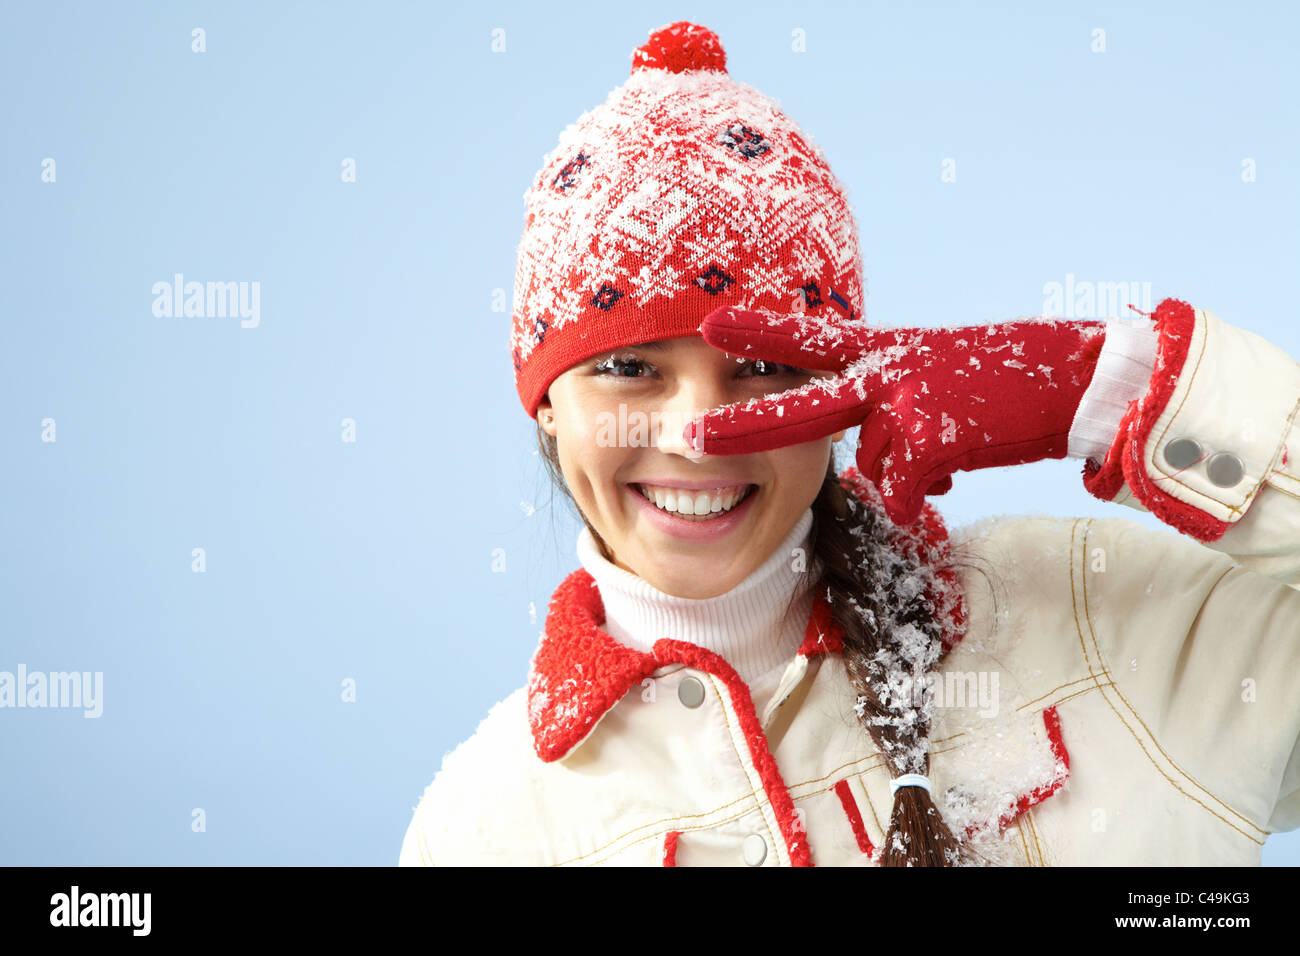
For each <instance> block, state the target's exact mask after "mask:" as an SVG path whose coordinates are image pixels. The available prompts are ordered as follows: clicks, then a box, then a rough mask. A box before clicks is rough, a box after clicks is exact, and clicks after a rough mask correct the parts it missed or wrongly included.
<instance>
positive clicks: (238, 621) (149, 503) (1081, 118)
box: [0, 0, 1300, 865]
mask: <svg viewBox="0 0 1300 956" xmlns="http://www.w3.org/2000/svg"><path fill="white" fill-rule="evenodd" d="M469 7H473V9H467V8H469ZM1251 11H1252V12H1251V13H1250V14H1249V15H1247V14H1246V13H1244V12H1240V11H1238V10H1236V9H1234V8H1232V7H1229V6H1227V5H1224V6H1222V7H1215V6H1210V5H1204V4H1196V3H1188V2H1186V0H1182V2H1177V3H1168V4H1160V5H1156V4H1147V5H1143V6H1142V7H1141V8H1139V9H1134V8H1131V7H1130V6H1129V5H1123V6H1121V5H1098V4H1077V3H1075V4H1071V3H1058V4H1053V5H1051V7H1050V12H1045V11H1043V10H1040V9H1039V8H1038V6H1037V5H1033V4H1025V5H1006V6H1001V7H997V8H992V7H989V6H981V7H976V6H974V5H971V6H965V5H961V6H958V5H952V6H949V5H943V4H936V3H912V4H898V3H893V4H881V3H873V4H869V5H862V6H858V5H849V4H842V5H838V4H837V5H832V4H820V3H812V2H798V3H784V4H768V3H755V2H747V3H743V4H741V3H730V4H717V3H694V4H653V3H651V4H642V5H640V8H639V9H638V10H636V11H635V12H629V11H627V10H626V9H624V8H623V7H621V6H620V5H617V4H610V3H608V2H606V3H600V4H593V3H581V2H568V3H565V4H563V6H562V8H561V9H560V10H559V11H558V12H557V10H556V9H555V8H554V7H553V5H546V4H527V5H526V4H522V3H521V4H517V5H512V6H507V5H502V4H474V5H469V4H461V5H457V9H447V8H445V7H443V6H441V5H438V6H435V5H426V4H396V3H386V4H381V3H367V4H348V5H342V4H323V3H312V4H305V3H304V4H292V5H291V4H270V3H220V4H216V3H212V4H208V3H194V4H184V5H182V4H166V5H159V6H156V7H150V6H147V5H145V4H134V3H132V4H116V5H111V4H101V3H81V4H71V3H48V4H40V5H38V4H17V3H9V4H5V6H4V8H3V12H2V13H0V81H2V82H0V89H3V91H4V92H3V99H2V101H0V129H3V136H0V224H2V225H3V234H2V236H0V243H2V246H0V263H2V265H0V276H2V284H3V289H4V312H3V325H2V328H0V407H2V408H3V414H2V415H0V449H3V466H2V467H0V495H3V502H4V506H3V509H0V669H3V670H10V671H12V670H14V669H16V667H17V665H18V664H19V663H23V664H25V665H26V666H27V667H28V669H29V670H42V671H57V670H72V669H75V670H79V671H102V672H103V673H104V682H105V689H104V713H103V716H102V717H101V718H99V719H98V720H86V719H83V717H82V715H81V713H80V712H79V711H75V710H0V766H3V767H4V778H5V786H3V787H0V862H5V863H21V864H117V863H139V864H166V863H194V864H214V863H220V864H226V863H254V864H272V863H276V864H278V863H303V864H325V863H338V864H378V865H390V864H394V863H395V862H396V860H397V855H398V850H399V847H400V845H401V841H402V837H403V834H404V832H405V829H406V826H407V823H408V821H409V819H410V815H411V811H412V809H413V807H414V805H415V803H416V801H417V800H418V798H419V795H420V793H421V792H422V790H423V788H424V787H425V785H426V784H427V783H428V782H429V781H430V780H431V779H432V777H433V775H434V773H435V771H436V770H437V768H438V766H439V763H440V761H441V758H442V755H443V753H444V752H446V751H447V750H449V749H451V748H452V747H454V746H455V745H456V744H457V743H459V742H460V741H461V740H463V739H465V738H466V737H468V736H469V735H470V734H471V733H472V732H473V731H474V728H475V726H476V725H477V723H478V721H479V719H480V718H481V717H482V716H483V715H484V714H486V712H487V710H488V708H489V707H490V706H491V705H492V704H493V703H494V702H495V701H497V700H499V699H501V698H502V697H504V696H506V695H507V694H508V693H510V692H511V691H512V690H514V689H515V688H516V687H518V686H520V685H521V684H522V683H523V682H524V679H525V676H526V671H527V665H528V659H529V656H530V655H531V653H532V650H533V648H534V646H535V644H536V641H537V638H538V633H539V630H540V628H541V624H542V618H543V615H544V610H545V607H546V602H547V599H548V598H549V596H550V593H551V591H552V589H553V588H554V587H555V585H556V584H557V583H558V582H559V581H560V579H561V578H562V577H563V575H564V574H565V573H567V572H568V571H570V570H572V569H573V568H574V567H576V566H577V559H576V556H575V554H574V550H573V546H574V541H575V537H576V533H577V528H578V525H577V523H576V520H575V519H574V517H573V516H572V515H571V514H570V513H569V511H568V510H567V508H566V507H565V499H563V498H561V497H560V496H558V494H553V493H552V491H551V489H550V486H549V483H548V480H547V477H546V474H545V471H544V470H543V468H542V465H541V462H540V460H539V459H538V458H537V456H536V453H535V448H536V443H535V429H534V426H533V424H532V422H531V420H530V419H529V418H528V417H527V416H526V415H525V414H524V413H523V411H522V409H521V407H520V405H519V402H518V399H517V397H516V394H515V392H514V387H513V380H512V368H511V364H510V359H509V355H508V351H507V349H508V346H507V335H508V326H509V308H510V298H511V285H512V282H513V278H514V266H515V258H514V257H515V249H516V245H517V243H518V240H519V234H520V230H521V228H522V225H523V202H522V194H523V191H524V189H525V188H526V187H527V186H528V183H529V181H530V180H531V178H532V176H533V175H534V174H535V172H536V171H537V169H538V168H539V166H540V163H541V159H542V156H543V154H544V153H546V152H547V151H549V150H550V149H551V148H552V147H553V146H554V144H555V142H556V139H557V137H558V135H559V133H560V131H561V130H562V129H563V128H564V127H565V126H566V125H567V124H568V123H570V122H572V121H573V120H575V119H576V118H577V117H578V116H579V115H580V114H581V113H582V112H583V111H585V110H587V109H589V108H591V107H592V106H594V105H596V104H597V103H599V102H601V101H602V100H603V99H604V98H605V96H606V95H607V93H608V92H609V91H610V90H611V89H612V88H613V87H614V86H616V85H618V84H619V83H621V82H622V81H623V80H624V79H625V77H626V75H627V72H628V66H629V62H630V61H629V57H630V54H631V51H632V50H633V48H635V47H636V46H638V45H639V44H640V43H642V42H644V40H645V39H646V35H647V33H648V32H649V31H650V30H651V29H652V28H655V27H658V26H660V25H662V24H664V23H667V22H670V21H672V20H678V19H691V20H694V21H695V22H698V23H702V24H704V25H706V26H708V27H710V28H712V29H713V30H715V31H717V32H718V34H719V35H720V37H721V38H722V42H723V44H724V46H725V48H726V51H727V54H728V61H729V68H730V72H731V73H732V75H733V76H735V77H736V78H738V79H740V80H743V81H745V82H748V83H751V84H753V85H755V86H757V87H758V88H759V89H761V90H763V91H764V92H765V93H768V94H769V95H771V96H774V97H776V98H777V99H779V100H780V101H781V103H782V106H783V107H784V109H785V110H786V111H787V112H789V113H790V114H791V115H792V116H794V117H795V118H796V119H797V120H798V121H799V122H800V123H801V124H802V125H803V126H804V128H805V130H807V131H808V132H809V133H810V134H811V135H812V137H813V138H814V139H815V140H816V141H817V142H818V143H819V144H820V145H821V146H822V147H823V148H824V149H825V151H826V153H827V156H828V158H829V160H830V162H831V164H832V167H833V168H834V169H835V171H836V173H837V175H838V176H839V177H840V179H841V180H842V181H843V182H844V183H845V185H846V186H847V187H848V188H849V190H850V194H851V202H852V203H853V208H854V211H855V213H856V215H857V217H858V220H859V224H860V228H861V235H862V247H863V254H864V261H865V269H866V275H867V281H868V290H869V291H868V298H867V303H866V308H867V315H868V317H869V318H871V319H873V320H875V321H879V322H882V323H887V324H892V325H903V324H929V323H945V324H967V323H975V322H984V321H993V320H998V319H1006V318H1012V317H1016V316H1021V315H1034V314H1039V313H1040V312H1041V311H1042V309H1043V308H1044V306H1043V302H1044V285H1045V284H1046V283H1049V282H1064V281H1065V277H1066V275H1067V274H1072V275H1073V276H1075V279H1076V281H1090V282H1102V281H1105V282H1118V281H1130V282H1149V283H1150V284H1151V290H1152V296H1153V302H1154V301H1158V300H1159V299H1160V298H1163V297H1164V296H1166V295H1176V296H1178V297H1180V298H1184V299H1187V300H1189V301H1191V302H1193V303H1195V304H1197V305H1200V306H1203V307H1205V308H1209V309H1212V310H1213V311H1214V312H1216V313H1217V314H1218V315H1219V316H1220V317H1221V318H1223V319H1225V320H1226V321H1229V322H1231V323H1233V324H1237V325H1240V326H1243V327H1245V328H1248V329H1251V330H1253V331H1255V332H1257V333H1259V334H1261V335H1263V336H1265V337H1266V338H1268V339H1270V340H1271V341H1273V342H1275V343H1276V344H1278V345H1279V346H1281V347H1283V348H1285V349H1286V350H1287V351H1288V352H1289V353H1290V354H1292V355H1295V356H1300V327H1298V326H1297V323H1296V320H1295V318H1294V315H1295V305H1294V298H1295V297H1294V289H1293V288H1292V284H1291V279H1292V275H1293V271H1294V268H1295V263H1296V261H1297V258H1298V257H1297V252H1300V249H1298V248H1297V246H1298V241H1297V229H1296V222H1297V218H1298V217H1297V213H1298V212H1300V201H1298V200H1300V169H1297V163H1298V162H1300V142H1298V134H1297V124H1296V123H1295V113H1294V97H1295V92H1296V89H1297V88H1298V86H1300V84H1298V83H1297V79H1298V77H1297V72H1298V71H1300V67H1298V66H1297V59H1296V58H1295V56H1294V50H1293V45H1294V37H1295V36H1296V33H1297V29H1296V28H1297V26H1298V25H1300V24H1298V23H1297V16H1296V14H1295V13H1294V12H1293V11H1294V8H1293V7H1291V6H1290V5H1287V4H1282V3H1277V4H1274V5H1272V6H1266V5H1256V6H1253V7H1252V8H1251ZM195 27H202V28H203V29H205V30H206V43H207V50H206V52H204V53H201V54H199V53H194V52H192V51H191V30H192V29H193V28H195ZM495 28H501V29H504V31H505V40H506V51H505V52H504V53H493V52H492V51H491V43H492V31H493V30H494V29H495ZM1094 28H1103V29H1104V30H1105V31H1106V52H1105V53H1093V52H1091V50H1090V46H1091V44H1092V42H1093V37H1092V31H1093V30H1094ZM796 29H802V30H803V31H805V33H806V37H807V41H806V42H807V52H805V53H794V52H792V49H791V42H792V31H794V30H796ZM47 157H50V158H53V159H54V160H55V161H56V163H57V179H56V182H54V183H44V182H42V181H41V163H42V160H43V159H45V158H47ZM348 157H351V158H353V159H355V161H356V169H357V181H356V182H355V183H344V182H342V181H341V176H340V173H341V168H342V167H341V164H342V162H343V160H344V159H345V158H348ZM946 157H952V158H954V159H955V160H956V162H957V181H956V182H955V183H944V182H941V180H940V164H941V162H942V160H943V159H944V158H946ZM1246 157H1250V158H1253V159H1255V160H1256V162H1257V164H1258V180H1257V181H1256V182H1253V183H1243V182H1242V177H1241V163H1242V160H1243V158H1246ZM176 272H181V273H184V274H185V276H186V277H187V279H190V280H198V281H231V280H233V281H254V280H256V281H259V282H260V283H261V323H260V325H259V326H258V327H257V328H253V329H243V328H241V327H240V325H239V322H238V320H237V319H230V318H225V319H220V318H158V317H155V316H154V315H153V313H152V308H151V306H152V303H153V298H154V297H153V293H152V292H151V289H152V286H153V284H154V283H155V282H159V281H167V282H169V281H170V280H171V277H172V275H173V274H174V273H176ZM45 418H53V419H55V421H56V423H57V441H56V442H54V443H45V442H42V441H41V437H40V436H41V422H42V420H43V419H45ZM344 418H352V419H355V421H356V423H357V424H356V429H357V432H356V435H357V440H356V442H355V443H347V442H344V441H342V440H341V424H340V423H341V420H342V419H344ZM1079 464H1080V463H1079V462H1076V461H1053V462H1041V463H1038V464H1035V465H1030V466H1024V467H1021V468H1018V469H1015V470H1013V471H1007V470H995V471H987V472H979V473H974V474H962V475H958V476H957V484H956V488H955V489H954V490H953V491H952V492H951V493H950V494H949V495H948V496H946V497H945V498H943V499H940V500H939V503H940V505H941V508H942V510H943V512H944V514H945V516H946V517H947V519H948V521H949V523H950V524H953V525H957V524H962V523H965V522H967V521H970V520H974V519H977V518H981V517H985V516H988V515H992V514H998V513H1022V512H1046V513H1051V514H1059V515H1116V514H1122V515H1123V516H1125V517H1129V518H1133V519H1134V520H1138V521H1142V522H1144V523H1146V524H1149V525H1151V526H1159V524H1158V522H1156V521H1155V520H1154V519H1152V518H1150V517H1149V516H1145V515H1142V514H1139V513H1138V512H1135V511H1132V510H1130V509H1126V508H1123V507H1121V506H1117V505H1110V504H1107V503H1104V502H1100V501H1097V500H1096V499H1093V498H1091V497H1090V496H1088V495H1087V494H1086V493H1085V492H1084V490H1083V488H1082V485H1081V482H1080V480H1079ZM530 508H535V509H536V510H535V511H534V512H533V513H531V514H529V513H528V512H529V510H530ZM197 547H201V548H204V549H205V550H206V555H207V570H206V572H205V573H203V574H196V573H193V572H192V571H191V560H192V558H191V551H192V549H194V548H197ZM496 548H503V549H505V556H506V571H505V572H504V573H494V572H493V571H492V553H493V549H496ZM534 612H535V616H534ZM349 678H350V679H352V680H354V681H355V682H356V687H357V700H356V702H355V703H344V702H343V701H342V700H341V683H342V682H343V681H344V680H345V679H349ZM196 807H197V808H203V810H204V811H205V813H206V819H207V829H206V832H203V833H195V832H192V830H191V827H190V821H191V811H192V810H193V809H194V808H196ZM1264 855H1265V860H1266V861H1267V862H1270V863H1275V864H1277V863H1290V864H1294V863H1297V862H1300V833H1292V834H1289V835H1281V836H1278V837H1275V838H1274V839H1273V840H1271V841H1270V842H1269V843H1268V845H1267V847H1266V849H1265V854H1264Z"/></svg>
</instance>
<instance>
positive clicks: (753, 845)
mask: <svg viewBox="0 0 1300 956" xmlns="http://www.w3.org/2000/svg"><path fill="white" fill-rule="evenodd" d="M741 852H742V853H743V854H744V856H745V864H746V865H747V866H762V865H763V861H764V860H766V859H767V841H766V840H764V839H763V835H762V834H761V833H751V834H750V835H749V836H747V837H745V842H744V844H742V846H741Z"/></svg>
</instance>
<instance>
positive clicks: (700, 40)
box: [632, 20, 727, 73]
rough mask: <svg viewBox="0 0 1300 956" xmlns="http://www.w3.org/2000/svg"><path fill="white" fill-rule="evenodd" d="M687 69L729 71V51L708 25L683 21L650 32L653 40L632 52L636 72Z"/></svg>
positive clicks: (683, 70)
mask: <svg viewBox="0 0 1300 956" xmlns="http://www.w3.org/2000/svg"><path fill="white" fill-rule="evenodd" d="M637 70H666V71H667V72H669V73H685V72H686V71H687V70H712V71H714V72H715V73H726V72H727V54H726V53H725V52H724V51H723V49H722V41H721V40H719V39H718V35H717V34H716V33H714V32H713V31H712V30H710V29H709V28H708V27H702V26H699V25H698V24H695V23H690V22H688V21H686V20H679V21H677V22H676V23H670V24H668V25H667V26H664V27H660V28H659V29H658V30H652V31H651V32H650V39H649V40H647V41H646V42H645V43H643V44H642V45H641V46H639V47H637V48H636V49H635V50H633V51H632V72H633V73H635V72H636V71H637Z"/></svg>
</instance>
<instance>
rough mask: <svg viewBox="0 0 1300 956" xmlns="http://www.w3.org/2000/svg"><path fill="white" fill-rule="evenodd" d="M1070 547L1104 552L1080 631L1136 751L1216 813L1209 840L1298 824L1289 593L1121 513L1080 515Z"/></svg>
mask: <svg viewBox="0 0 1300 956" xmlns="http://www.w3.org/2000/svg"><path fill="white" fill-rule="evenodd" d="M1080 545H1081V548H1082V551H1081V554H1082V555H1083V556H1086V557H1085V560H1088V559H1095V558H1096V556H1097V555H1098V554H1099V553H1102V554H1104V555H1105V556H1106V560H1105V562H1104V563H1102V564H1098V563H1096V562H1095V560H1094V563H1093V564H1092V565H1091V567H1090V568H1089V569H1088V571H1087V572H1086V577H1083V578H1082V583H1081V587H1080V591H1079V597H1080V602H1079V608H1078V609H1077V610H1076V620H1077V621H1078V625H1079V635H1078V636H1079V639H1080V640H1081V641H1082V643H1083V645H1084V651H1085V653H1086V655H1087V657H1088V659H1089V666H1090V669H1092V670H1094V671H1095V672H1097V673H1099V674H1104V675H1105V682H1106V686H1104V687H1103V688H1102V691H1103V696H1104V697H1105V698H1106V700H1107V703H1109V704H1110V710H1111V711H1113V713H1114V714H1115V716H1116V717H1117V719H1118V720H1119V721H1120V722H1121V723H1122V724H1123V725H1124V728H1125V729H1126V730H1127V733H1128V734H1130V735H1131V736H1132V737H1133V738H1134V741H1135V744H1136V746H1135V749H1134V754H1135V755H1136V756H1137V759H1141V760H1149V761H1151V763H1153V764H1154V765H1155V767H1156V769H1157V770H1158V771H1159V773H1160V775H1161V776H1163V777H1164V778H1165V779H1166V780H1167V781H1168V782H1169V784H1170V786H1172V787H1174V788H1176V789H1178V790H1179V791H1181V792H1182V793H1183V794H1184V795H1185V796H1187V798H1188V799H1189V801H1190V802H1189V804H1188V810H1189V812H1191V813H1200V812H1205V813H1208V814H1210V815H1212V816H1215V817H1218V818H1219V820H1220V821H1221V822H1223V823H1225V824H1226V825H1227V828H1217V827H1211V829H1210V830H1208V831H1206V833H1207V837H1206V838H1207V839H1208V840H1215V839H1220V838H1230V837H1231V831H1234V830H1235V831H1237V832H1239V833H1241V834H1244V835H1245V836H1247V837H1248V838H1250V839H1252V840H1254V841H1255V842H1257V843H1260V844H1262V843H1263V842H1264V840H1265V837H1266V835H1267V833H1271V832H1277V831H1285V830H1294V829H1296V828H1297V827H1300V747H1298V746H1297V740H1298V739H1300V592H1297V591H1296V590H1295V589H1293V588H1291V587H1287V586H1286V585H1285V584H1283V583H1282V582H1279V581H1277V580H1275V579H1273V578H1272V577H1270V576H1268V575H1264V574H1257V573H1255V572H1253V571H1250V570H1248V569H1247V568H1245V567H1242V566H1239V565H1237V564H1236V563H1235V562H1234V560H1233V559H1232V557H1231V556H1229V555H1226V554H1222V553H1216V551H1214V550H1211V549H1208V548H1205V547H1202V546H1200V545H1199V544H1197V542H1196V541H1194V540H1192V539H1190V538H1187V537H1183V536H1179V535H1173V534H1168V533H1165V532H1161V531H1157V530H1153V529H1150V528H1147V527H1145V526H1143V525H1140V524H1138V523H1137V522H1133V521H1129V520H1127V519H1118V520H1116V519H1090V520H1089V521H1088V522H1087V524H1086V529H1085V531H1084V534H1083V536H1082V538H1081V541H1080ZM1216 833H1217V834H1218V836H1215V834H1216Z"/></svg>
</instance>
